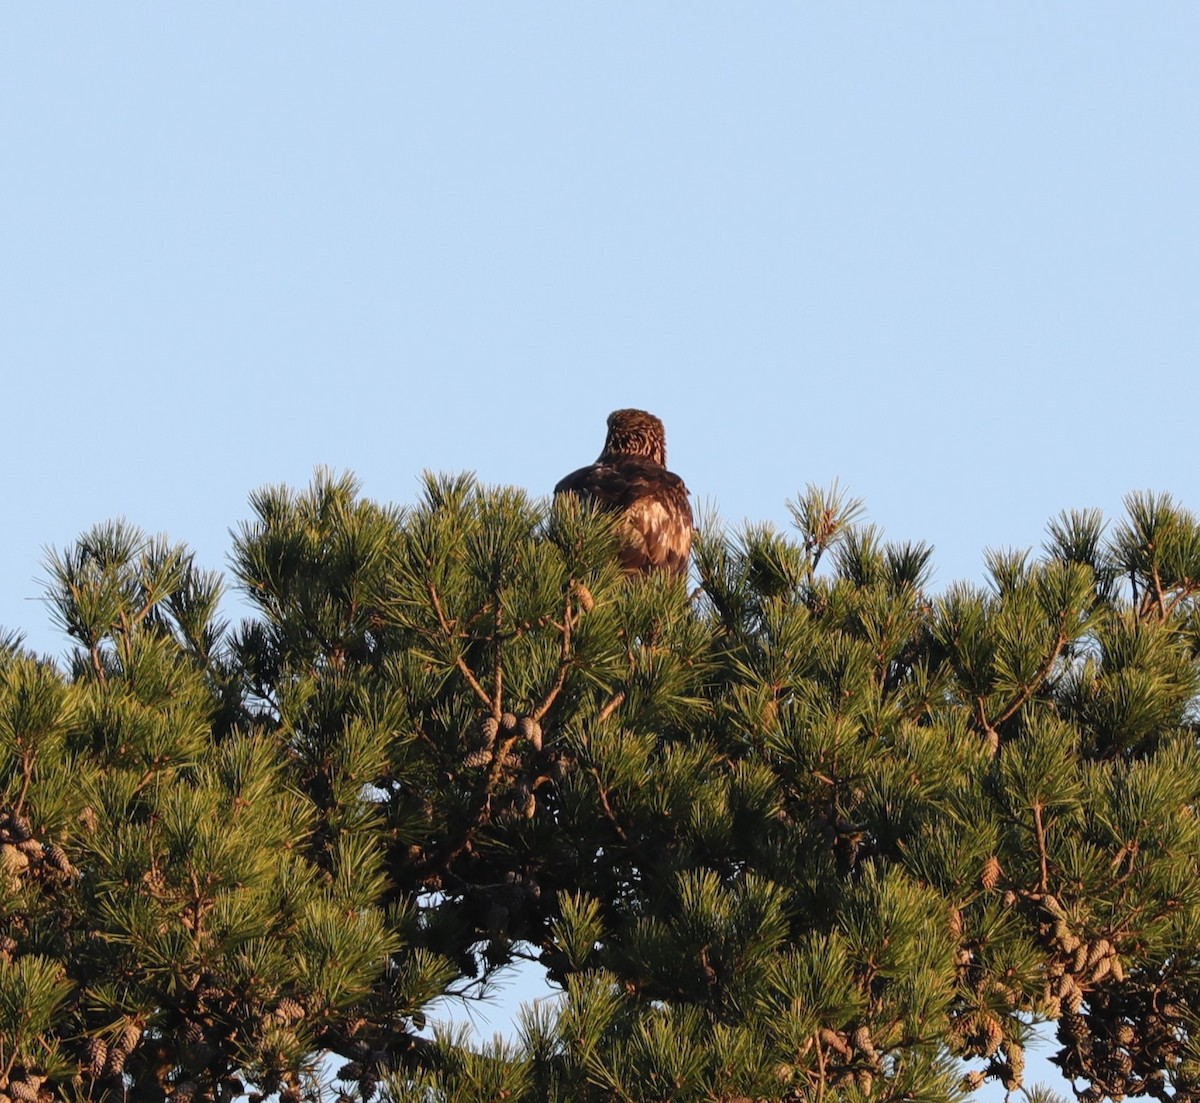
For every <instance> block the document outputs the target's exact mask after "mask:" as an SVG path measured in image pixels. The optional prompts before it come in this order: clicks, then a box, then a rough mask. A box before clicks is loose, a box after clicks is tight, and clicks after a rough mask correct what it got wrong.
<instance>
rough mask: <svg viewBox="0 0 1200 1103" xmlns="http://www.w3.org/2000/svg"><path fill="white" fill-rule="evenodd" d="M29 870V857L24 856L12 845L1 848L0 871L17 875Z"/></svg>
mask: <svg viewBox="0 0 1200 1103" xmlns="http://www.w3.org/2000/svg"><path fill="white" fill-rule="evenodd" d="M28 868H29V856H28V855H27V854H23V853H22V852H21V851H20V850H18V849H17V848H16V847H15V846H13V844H12V843H4V844H3V845H2V846H0V869H3V870H4V872H5V873H8V874H12V875H14V876H15V875H16V874H18V873H23V872H24V871H25V870H26V869H28Z"/></svg>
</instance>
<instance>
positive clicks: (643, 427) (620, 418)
mask: <svg viewBox="0 0 1200 1103" xmlns="http://www.w3.org/2000/svg"><path fill="white" fill-rule="evenodd" d="M616 456H647V457H649V458H650V459H652V460H653V461H654V462H655V463H657V464H661V465H662V466H663V467H666V466H667V435H666V433H665V432H664V430H663V423H662V422H661V421H659V420H658V418H656V417H655V416H654V415H653V414H648V413H646V411H645V410H613V412H612V413H611V414H609V415H608V436H607V437H606V438H605V441H604V451H603V452H601V453H600V459H601V460H606V459H612V458H614V457H616Z"/></svg>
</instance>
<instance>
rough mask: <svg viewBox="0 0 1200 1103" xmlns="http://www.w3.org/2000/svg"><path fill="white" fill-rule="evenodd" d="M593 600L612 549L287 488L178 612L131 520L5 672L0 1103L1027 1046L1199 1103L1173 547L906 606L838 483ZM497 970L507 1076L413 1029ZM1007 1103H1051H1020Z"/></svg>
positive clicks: (806, 1072) (901, 585) (906, 590)
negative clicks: (531, 1002)
mask: <svg viewBox="0 0 1200 1103" xmlns="http://www.w3.org/2000/svg"><path fill="white" fill-rule="evenodd" d="M790 508H791V513H792V516H793V519H794V521H795V526H796V532H795V533H794V534H789V533H783V532H779V531H776V530H775V529H773V528H771V527H768V526H748V527H746V528H745V529H744V530H742V531H740V532H736V533H729V532H726V531H725V530H724V529H723V528H722V527H721V526H720V524H719V523H718V522H717V521H716V520H715V519H713V520H710V521H709V522H707V523H706V524H705V526H704V527H703V530H702V531H701V532H700V533H699V534H698V535H697V540H696V548H695V551H696V555H695V563H694V570H695V578H694V580H693V583H692V585H693V587H694V588H691V589H689V586H688V585H686V584H684V583H682V582H673V581H667V580H663V579H661V578H658V577H641V578H634V579H627V578H625V577H624V576H622V574H621V573H620V570H619V568H618V566H617V561H616V557H615V555H614V548H615V535H614V527H613V522H612V519H611V518H608V517H605V516H603V515H597V514H595V513H592V512H590V511H589V510H587V509H586V508H584V507H581V506H580V505H579V504H578V503H576V502H573V501H570V500H567V501H560V502H554V503H548V502H547V501H545V500H543V499H535V498H531V497H530V496H528V495H526V494H525V493H523V492H521V491H518V490H514V489H511V488H488V487H484V486H481V485H480V484H479V483H477V482H476V480H474V479H473V478H471V477H468V476H457V477H432V476H430V477H427V478H426V481H425V485H424V488H423V493H422V495H421V497H420V499H419V500H418V501H417V502H415V503H414V504H412V505H411V506H408V507H405V508H402V509H401V508H393V507H388V506H382V505H379V504H377V503H374V502H371V501H369V500H367V499H364V498H363V497H361V495H360V493H359V489H358V486H357V484H356V482H355V481H354V480H353V479H352V478H350V477H348V476H340V477H339V476H334V475H332V474H329V473H325V472H319V473H318V475H317V477H316V478H315V479H314V481H313V483H312V485H311V486H309V487H308V488H307V489H306V490H304V491H300V492H297V491H293V490H290V489H288V488H285V487H273V488H267V489H264V490H262V491H260V492H258V493H256V494H255V495H254V496H253V497H252V499H251V513H252V516H251V519H250V520H248V521H247V522H245V523H244V524H242V526H241V527H240V529H239V530H238V531H237V534H236V536H235V539H234V547H233V553H232V570H231V575H232V579H233V581H234V584H235V585H236V587H237V588H238V590H239V591H240V592H241V594H242V595H243V596H244V598H245V599H246V600H247V601H248V602H249V603H250V606H251V608H252V615H251V616H249V617H248V618H247V619H246V620H245V621H244V622H243V623H242V624H240V625H238V626H235V627H230V626H229V625H227V624H225V623H224V622H223V620H222V619H221V597H222V585H223V583H222V580H221V578H220V577H219V576H218V575H216V574H214V573H212V572H208V571H204V570H201V569H199V568H198V567H197V566H196V565H195V563H194V561H193V558H192V556H191V554H190V553H189V552H188V551H187V549H186V548H183V547H180V546H175V545H172V544H170V543H169V542H168V541H166V540H163V539H159V538H149V537H147V536H146V535H145V534H144V533H141V532H140V531H138V530H137V529H136V528H134V527H133V526H131V525H129V524H127V523H125V522H114V523H110V524H106V525H101V526H98V527H97V528H95V529H94V530H92V531H91V532H89V533H87V534H85V535H84V536H82V537H81V538H80V539H79V540H78V541H77V542H76V543H75V544H74V545H72V546H71V547H69V548H68V549H66V550H65V551H62V552H53V553H51V554H50V556H49V558H48V562H47V571H48V576H49V577H48V585H47V603H48V606H49V610H50V615H51V617H52V618H53V620H54V621H55V623H56V624H57V625H58V626H59V627H61V628H62V629H63V631H64V632H65V633H66V635H67V637H68V638H69V640H70V641H71V651H70V655H69V657H68V660H67V662H66V664H65V667H64V668H60V667H59V666H57V665H55V664H54V663H51V662H49V661H48V660H46V659H43V658H39V657H37V656H35V655H32V654H30V653H29V652H28V651H27V650H26V649H25V648H24V647H23V645H22V642H21V639H20V637H19V636H17V635H15V634H13V633H5V634H4V635H3V637H2V638H0V1103H50V1101H52V1100H58V1099H63V1100H91V1101H96V1103H99V1101H101V1100H114V1101H115V1100H118V1099H130V1100H137V1101H143V1100H144V1101H147V1103H163V1101H165V1100H166V1099H167V1098H168V1097H171V1098H176V1099H177V1100H178V1103H190V1101H193V1100H194V1101H196V1103H201V1101H204V1103H208V1101H212V1103H227V1101H229V1100H232V1099H234V1098H237V1097H239V1096H242V1095H244V1094H246V1093H251V1098H252V1099H255V1098H265V1097H278V1098H279V1099H280V1100H281V1103H299V1100H301V1099H308V1098H317V1097H319V1096H322V1095H325V1097H327V1098H332V1097H333V1096H334V1095H335V1094H336V1095H339V1096H340V1097H342V1098H346V1099H361V1100H363V1101H364V1103H369V1101H370V1100H372V1099H373V1098H375V1097H377V1096H380V1097H386V1098H390V1099H393V1100H396V1101H397V1103H399V1101H406V1100H411V1101H414V1103H415V1101H420V1103H433V1101H437V1103H467V1101H475V1100H514V1101H525V1103H535V1101H536V1103H566V1101H582V1103H618V1101H620V1103H653V1101H662V1103H668V1101H689V1100H696V1101H701V1100H704V1101H707V1100H719V1101H724V1103H748V1101H751V1100H756V1101H757V1100H763V1101H771V1100H777V1101H780V1103H783V1101H786V1103H810V1101H811V1103H818V1101H821V1103H824V1101H830V1103H832V1101H834V1100H837V1101H846V1103H856V1101H860V1100H863V1101H865V1100H880V1101H882V1100H895V1101H900V1100H908V1101H915V1100H928V1101H930V1103H933V1101H939V1103H940V1101H945V1100H954V1099H960V1098H966V1097H968V1096H969V1095H970V1093H971V1092H972V1091H973V1090H975V1089H977V1088H978V1087H979V1086H981V1085H982V1084H983V1083H984V1082H985V1081H987V1080H989V1079H991V1080H996V1081H999V1082H1001V1083H1003V1084H1004V1085H1005V1086H1006V1087H1007V1088H1009V1089H1010V1090H1016V1089H1018V1088H1021V1087H1023V1086H1025V1085H1024V1064H1025V1047H1026V1045H1027V1043H1028V1042H1029V1040H1030V1037H1031V1035H1032V1034H1033V1032H1034V1030H1035V1029H1036V1028H1037V1026H1038V1024H1042V1023H1049V1024H1053V1029H1054V1030H1055V1031H1056V1032H1057V1037H1058V1042H1059V1049H1058V1052H1057V1054H1056V1056H1055V1060H1056V1061H1057V1062H1058V1063H1059V1065H1060V1066H1061V1068H1062V1069H1063V1071H1064V1072H1065V1073H1066V1074H1067V1075H1068V1076H1069V1077H1071V1078H1072V1079H1073V1080H1074V1081H1075V1083H1076V1084H1077V1086H1078V1090H1079V1092H1080V1093H1081V1097H1082V1098H1084V1099H1087V1100H1099V1099H1103V1098H1113V1099H1120V1098H1123V1097H1125V1096H1129V1095H1136V1094H1148V1095H1151V1096H1154V1097H1157V1098H1161V1099H1179V1100H1186V1099H1191V1098H1195V1097H1196V1096H1197V1094H1198V1093H1200V1040H1197V1037H1198V1036H1195V1035H1194V1030H1195V1022H1196V1008H1197V1007H1200V959H1198V958H1197V954H1196V949H1195V948H1196V946H1197V945H1198V944H1200V887H1198V886H1200V877H1198V876H1197V855H1198V854H1200V817H1197V814H1196V809H1197V801H1198V799H1200V749H1198V747H1197V740H1196V713H1195V707H1196V701H1197V699H1198V691H1200V667H1198V666H1197V656H1198V654H1200V618H1198V612H1197V592H1198V591H1200V525H1198V524H1197V521H1196V519H1195V518H1194V517H1193V516H1192V515H1191V514H1190V513H1189V512H1188V511H1186V510H1185V509H1183V508H1182V507H1180V506H1179V505H1178V504H1176V503H1175V502H1173V501H1172V500H1171V499H1170V498H1169V497H1168V496H1166V495H1152V494H1141V495H1132V496H1131V497H1130V498H1129V499H1128V501H1127V503H1126V516H1125V518H1124V519H1122V520H1120V521H1118V522H1116V523H1115V524H1106V523H1105V521H1104V519H1103V518H1101V517H1100V516H1099V515H1098V514H1097V513H1095V512H1091V511H1089V512H1076V513H1067V514H1063V515H1062V516H1060V517H1059V518H1057V519H1055V520H1054V521H1052V522H1051V524H1050V525H1049V527H1048V534H1047V539H1046V543H1045V545H1044V546H1043V548H1042V549H1041V550H1040V553H1038V554H1036V555H1035V554H1034V553H1033V552H1030V551H1024V552H1020V551H996V552H991V553H989V554H988V559H987V568H988V579H987V582H986V583H985V584H984V585H979V586H970V585H965V584H953V585H951V586H949V587H948V588H946V589H945V590H944V591H942V592H940V593H935V592H932V591H931V589H930V583H929V579H930V568H931V562H932V559H931V551H930V549H929V548H927V547H925V546H923V545H920V544H905V545H895V544H891V543H888V542H887V541H886V540H885V539H884V538H883V536H882V535H881V534H880V533H879V532H878V531H877V530H876V529H875V528H873V527H872V526H870V525H864V524H862V523H861V521H860V517H861V514H862V506H861V504H860V503H858V502H856V501H854V500H852V499H850V498H849V497H848V496H847V495H846V494H845V493H844V492H842V491H841V490H840V489H839V488H837V487H836V486H835V487H834V488H833V489H832V490H829V491H822V490H819V489H817V488H809V490H807V491H806V492H805V494H804V495H803V496H801V497H800V498H799V499H798V500H797V501H796V502H794V503H791V507H790ZM516 961H524V962H530V963H537V964H538V966H539V967H540V968H541V969H542V970H543V971H544V974H545V977H546V978H547V980H548V982H549V983H550V984H551V985H553V986H554V987H555V988H557V989H558V990H559V993H560V994H559V996H558V998H557V999H555V1000H550V1001H544V1002H541V1003H539V1004H537V1005H535V1006H532V1007H531V1008H529V1009H528V1010H527V1011H526V1013H525V1014H524V1015H523V1017H522V1019H521V1021H520V1023H519V1024H517V1026H516V1027H515V1028H514V1033H513V1037H512V1038H511V1039H510V1040H497V1041H496V1042H494V1043H492V1044H488V1045H475V1044H473V1043H472V1042H471V1041H470V1039H469V1037H468V1036H467V1034H466V1033H465V1032H463V1031H462V1030H448V1029H440V1028H439V1029H431V1028H430V1027H429V1025H428V1024H427V1023H426V1019H425V1015H426V1009H427V1008H428V1007H429V1005H430V1004H431V1003H433V1002H434V1001H435V1000H439V999H443V1000H444V999H447V998H450V999H461V1000H463V1001H470V1000H473V999H478V998H484V997H486V996H487V995H488V994H489V992H490V991H491V990H492V988H493V985H494V983H495V982H496V980H497V979H498V978H499V977H500V976H501V975H502V974H503V972H504V970H505V969H507V968H509V967H510V966H511V965H512V964H513V963H514V962H516ZM1029 1092H1030V1095H1029V1097H1030V1098H1033V1099H1045V1100H1052V1099H1053V1098H1055V1097H1054V1096H1053V1095H1052V1093H1049V1092H1047V1091H1045V1090H1040V1089H1034V1088H1030V1089H1029Z"/></svg>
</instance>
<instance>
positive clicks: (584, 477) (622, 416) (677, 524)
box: [554, 410, 693, 578]
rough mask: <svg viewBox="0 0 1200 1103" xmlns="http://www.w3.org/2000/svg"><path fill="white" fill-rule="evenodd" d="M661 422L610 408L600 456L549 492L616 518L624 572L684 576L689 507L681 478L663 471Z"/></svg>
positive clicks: (638, 412)
mask: <svg viewBox="0 0 1200 1103" xmlns="http://www.w3.org/2000/svg"><path fill="white" fill-rule="evenodd" d="M666 465H667V442H666V434H665V433H664V432H663V423H662V422H661V421H659V420H658V418H656V417H655V416H654V415H653V414H648V413H646V411H645V410H614V411H613V412H612V413H611V414H609V415H608V436H607V438H606V439H605V441H604V451H603V452H601V453H600V458H599V459H597V460H596V462H595V463H593V464H591V465H590V466H588V467H581V468H580V469H579V470H578V471H572V472H571V474H569V475H567V476H566V477H565V478H564V479H562V480H560V481H559V483H558V485H557V486H556V487H555V488H554V494H555V496H558V495H559V494H574V495H576V496H577V497H579V498H581V499H583V500H584V501H586V502H592V503H595V504H596V505H598V506H600V507H601V508H603V509H606V510H611V511H612V512H615V513H619V514H620V515H621V524H620V528H619V530H618V531H619V533H620V557H621V566H622V567H623V568H624V570H625V571H626V573H628V574H635V573H637V572H647V571H666V572H667V573H668V574H670V575H671V576H673V577H676V578H678V577H681V576H683V575H685V574H686V573H687V566H688V555H689V554H690V553H691V550H692V528H693V525H692V507H691V505H690V504H689V503H688V489H687V487H686V486H684V485H683V480H682V479H681V478H680V477H679V476H678V475H676V474H674V473H673V472H671V471H668V470H667V466H666Z"/></svg>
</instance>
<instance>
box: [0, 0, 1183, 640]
mask: <svg viewBox="0 0 1200 1103" xmlns="http://www.w3.org/2000/svg"><path fill="white" fill-rule="evenodd" d="M1197 58H1200V6H1197V5H1196V4H1195V3H1192V2H1189V3H1179V2H1176V3H1172V2H1161V3H1156V4H1153V5H1131V4H1124V3H1122V4H1116V3H1107V2H1095V3H1089V4H1078V3H1071V4H1066V3H1056V2H1049V3H1033V2H1027V3H1005V4H998V3H997V4H962V3H957V2H954V3H951V2H944V3H915V4H891V3H887V4H885V3H865V2H864V3H859V4H853V5H851V4H834V3H822V4H817V3H799V2H795V3H782V2H778V3H765V4H713V3H699V2H695V0H692V2H688V3H649V4H636V5H635V4H600V3H590V4H578V3H563V2H561V0H560V2H556V3H521V2H512V3H463V4H455V5H451V4H431V3H416V2H410V3H387V4H383V3H358V4H353V5H350V4H338V5H334V4H321V5H317V4H313V3H307V2H301V0H289V2H288V3H282V2H278V3H265V2H264V3H254V4H245V3H236V4H235V3H220V2H214V3H208V4H191V5H176V4H170V5H168V4H150V3H139V4H131V3H120V2H113V3H106V4H93V5H73V6H67V5H56V4H10V5H7V6H6V8H5V10H4V13H3V15H0V166H2V167H0V364H2V365H3V369H4V374H3V380H4V384H3V386H4V401H3V404H2V406H0V432H2V434H3V438H2V439H3V444H4V455H5V459H6V464H5V468H6V472H5V484H6V485H5V489H6V498H7V503H6V505H7V510H6V512H7V518H8V519H7V522H6V524H5V526H4V539H3V541H0V624H2V625H6V626H8V627H15V628H22V629H24V630H25V631H26V632H27V635H28V638H29V642H30V643H31V644H32V645H34V646H35V647H38V648H39V649H42V650H47V651H51V652H55V653H58V652H61V650H62V641H61V639H60V638H59V637H58V636H57V635H56V634H55V632H54V631H53V629H52V628H51V627H50V625H49V622H48V619H47V617H46V614H45V611H44V609H43V607H42V606H41V605H40V604H39V602H38V601H37V598H38V597H39V595H40V593H41V588H40V586H39V584H38V582H37V579H38V578H39V576H40V575H41V573H42V571H41V566H40V564H41V560H42V555H43V547H44V546H46V545H50V544H53V545H56V546H58V547H60V548H61V547H63V546H64V545H65V544H67V543H68V542H69V541H70V540H72V539H73V538H74V536H76V535H77V534H78V533H79V532H80V531H81V530H83V529H85V528H87V527H88V526H90V525H91V524H92V523H94V522H96V521H99V520H103V519H107V518H110V517H113V516H116V515H124V516H126V517H128V518H129V519H130V520H131V521H133V522H135V523H137V524H139V525H141V526H142V527H144V528H146V529H148V530H151V531H156V532H157V531H166V532H168V533H169V534H170V535H171V536H172V537H173V538H175V539H178V540H184V541H187V542H188V543H189V544H191V545H192V546H193V547H194V548H195V549H196V550H197V552H198V554H199V557H200V559H201V561H202V562H203V563H204V564H205V565H208V566H212V567H222V566H223V565H224V563H225V556H226V554H227V552H228V548H229V530H230V529H231V528H234V527H236V525H237V524H238V522H239V521H241V520H243V519H245V518H246V517H247V515H248V510H247V507H246V498H247V495H248V493H249V492H250V491H251V490H252V489H254V488H255V487H257V486H260V485H262V484H264V483H267V482H280V481H282V482H287V483H290V484H293V485H297V486H300V485H304V484H305V483H307V481H308V479H309V477H310V475H311V473H312V470H313V468H314V466H316V465H318V464H325V465H329V466H332V467H335V468H339V469H345V468H348V469H351V470H353V471H355V472H356V473H357V474H358V475H359V476H360V477H361V479H362V480H363V483H364V488H365V491H366V492H367V493H368V494H369V495H371V496H373V497H376V498H380V499H387V500H395V501H408V500H410V499H411V498H412V496H413V494H414V492H415V489H416V485H417V484H416V479H417V476H418V474H419V472H420V471H421V469H422V468H426V467H429V468H433V469H440V470H460V469H472V470H474V471H476V472H478V473H479V475H480V476H481V477H482V478H483V479H485V480H486V481H488V482H504V483H516V484H519V485H521V486H524V487H527V488H529V489H530V490H532V491H535V492H543V491H546V490H548V489H549V488H550V487H551V486H553V484H554V482H555V481H556V480H557V479H558V478H559V476H561V475H562V474H564V473H565V472H566V471H568V470H570V469H572V468H574V467H576V466H579V465H580V464H582V463H585V462H589V461H590V460H591V459H593V458H594V456H595V454H596V453H597V452H598V451H599V447H600V444H601V441H602V437H603V421H604V417H605V415H606V414H607V413H608V411H609V410H610V409H612V408H614V407H617V406H643V407H645V408H647V409H650V410H652V411H654V412H655V413H657V414H659V415H660V416H661V417H663V419H664V420H665V421H666V424H667V428H668V441H669V445H670V459H671V466H672V467H673V468H674V469H675V470H677V471H678V472H679V473H680V474H682V475H683V476H684V478H685V480H686V481H687V482H688V484H689V486H690V487H691V488H692V491H693V494H694V496H695V498H696V499H697V500H698V501H700V502H705V503H709V504H714V505H716V506H717V507H718V508H719V509H720V511H721V513H722V514H723V515H724V517H725V518H726V519H727V520H729V521H731V522H739V521H741V520H742V519H743V518H750V519H753V520H759V521H761V520H773V521H776V522H777V523H780V524H784V523H786V519H787V513H786V510H785V508H784V500H785V499H786V498H788V497H789V496H792V495H794V494H795V493H796V492H797V491H798V490H800V489H801V488H802V487H803V486H804V485H805V483H807V482H810V481H812V482H817V483H821V484H828V483H829V482H831V481H832V480H833V479H834V478H839V479H840V480H841V482H842V484H843V485H844V486H846V487H847V488H848V489H849V490H850V491H851V492H852V493H854V494H856V495H858V496H860V497H862V498H864V499H865V501H866V504H867V506H868V509H869V515H870V518H871V519H872V520H874V521H876V522H877V523H879V524H880V525H881V526H882V527H883V528H884V529H885V531H886V532H887V534H888V535H890V536H892V537H894V538H897V539H924V540H927V541H929V542H931V543H933V544H934V545H935V546H936V549H937V551H936V554H935V563H936V566H937V572H938V573H937V583H938V585H939V586H943V585H945V584H946V583H948V582H950V581H952V580H953V579H955V578H962V577H965V578H978V577H979V576H980V573H981V565H982V554H983V549H984V548H985V547H988V546H1025V545H1030V544H1033V545H1036V544H1038V543H1039V542H1040V540H1041V538H1042V534H1043V529H1044V525H1045V522H1046V521H1047V520H1048V519H1049V518H1050V517H1051V516H1053V515H1054V514H1056V513H1057V512H1058V511H1059V510H1060V509H1063V508H1070V507H1086V506H1099V507H1101V508H1103V509H1104V510H1105V511H1106V512H1107V513H1108V514H1109V515H1113V514H1117V513H1119V511H1120V503H1121V499H1122V497H1123V496H1124V495H1125V494H1126V493H1127V492H1128V491H1130V490H1134V489H1139V488H1153V489H1156V490H1165V491H1170V492H1171V493H1173V494H1174V495H1175V496H1176V497H1177V498H1179V499H1181V500H1182V501H1183V502H1184V503H1185V504H1186V505H1188V506H1190V507H1192V508H1197V507H1200V468H1198V465H1197V462H1196V461H1197V457H1196V452H1197V449H1196V444H1195V431H1194V422H1195V410H1196V399H1197V396H1198V394H1200V381H1198V378H1197V366H1198V362H1200V357H1198V355H1197V354H1198V353H1200V326H1198V323H1197V303H1200V221H1198V220H1200V214H1198V211H1200V126H1198V120H1200V64H1198V62H1197Z"/></svg>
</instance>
